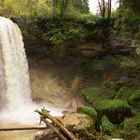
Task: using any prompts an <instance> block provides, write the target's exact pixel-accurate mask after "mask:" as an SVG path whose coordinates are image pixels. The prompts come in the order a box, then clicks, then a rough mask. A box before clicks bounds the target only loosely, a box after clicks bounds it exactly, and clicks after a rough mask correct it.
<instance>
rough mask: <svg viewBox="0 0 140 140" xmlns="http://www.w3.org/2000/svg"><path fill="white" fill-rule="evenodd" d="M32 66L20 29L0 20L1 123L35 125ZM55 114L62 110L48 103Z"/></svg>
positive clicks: (9, 22)
mask: <svg viewBox="0 0 140 140" xmlns="http://www.w3.org/2000/svg"><path fill="white" fill-rule="evenodd" d="M36 108H40V106H37V105H34V104H33V103H32V99H31V91H30V82H29V73H28V64H27V60H26V55H25V51H24V44H23V40H22V35H21V31H20V29H19V27H18V26H17V25H16V24H15V23H13V22H12V21H11V20H10V19H7V18H4V17H0V121H2V120H3V119H4V120H6V119H7V120H8V121H15V120H16V121H19V122H24V123H25V122H27V123H29V122H30V121H31V122H32V120H33V122H34V120H36V119H37V120H38V116H36V117H37V118H36V117H35V115H36V114H35V113H34V110H35V109H36ZM47 109H49V110H52V112H53V113H54V114H56V115H57V114H60V110H57V109H55V107H53V106H51V105H49V104H47Z"/></svg>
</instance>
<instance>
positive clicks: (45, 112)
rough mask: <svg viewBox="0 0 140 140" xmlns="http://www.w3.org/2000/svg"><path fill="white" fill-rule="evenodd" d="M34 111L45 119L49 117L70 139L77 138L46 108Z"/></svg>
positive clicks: (75, 139)
mask: <svg viewBox="0 0 140 140" xmlns="http://www.w3.org/2000/svg"><path fill="white" fill-rule="evenodd" d="M35 112H37V113H39V114H40V115H41V116H43V117H44V118H45V119H46V118H47V119H50V120H51V121H52V122H53V123H54V124H56V125H57V126H58V127H59V128H60V129H61V130H62V131H63V133H65V134H66V136H67V137H69V138H70V139H71V140H78V139H77V138H76V137H75V136H74V135H73V133H71V132H70V131H68V130H67V129H66V128H65V127H64V125H63V124H61V122H59V121H58V120H57V119H56V118H55V117H53V116H51V115H50V114H49V112H48V111H47V110H46V109H42V110H41V111H38V110H36V111H35Z"/></svg>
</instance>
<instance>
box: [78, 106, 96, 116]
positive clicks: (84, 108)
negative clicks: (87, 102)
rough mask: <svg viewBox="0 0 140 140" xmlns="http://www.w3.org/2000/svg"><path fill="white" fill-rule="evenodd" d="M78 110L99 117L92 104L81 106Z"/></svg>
mask: <svg viewBox="0 0 140 140" xmlns="http://www.w3.org/2000/svg"><path fill="white" fill-rule="evenodd" d="M77 111H78V112H80V113H84V114H87V115H89V116H90V117H97V112H96V110H95V109H94V108H92V107H90V106H81V107H78V109H77Z"/></svg>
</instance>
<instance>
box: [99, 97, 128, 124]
mask: <svg viewBox="0 0 140 140" xmlns="http://www.w3.org/2000/svg"><path fill="white" fill-rule="evenodd" d="M96 110H97V112H98V114H99V118H101V117H102V116H103V115H106V116H107V117H108V118H109V120H110V121H111V122H112V123H121V122H122V121H123V120H124V118H126V117H128V116H130V115H131V107H130V106H129V105H128V103H127V102H126V101H124V100H117V99H113V100H103V101H100V102H99V103H98V104H97V105H96Z"/></svg>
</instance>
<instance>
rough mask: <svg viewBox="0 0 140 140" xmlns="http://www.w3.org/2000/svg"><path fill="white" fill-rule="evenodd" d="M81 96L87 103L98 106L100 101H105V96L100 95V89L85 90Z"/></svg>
mask: <svg viewBox="0 0 140 140" xmlns="http://www.w3.org/2000/svg"><path fill="white" fill-rule="evenodd" d="M81 94H82V95H83V96H84V97H85V99H86V100H87V102H89V103H91V104H96V103H97V102H98V101H100V100H102V99H104V95H101V94H100V93H99V88H94V87H90V88H87V89H84V90H83V91H82V92H81Z"/></svg>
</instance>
